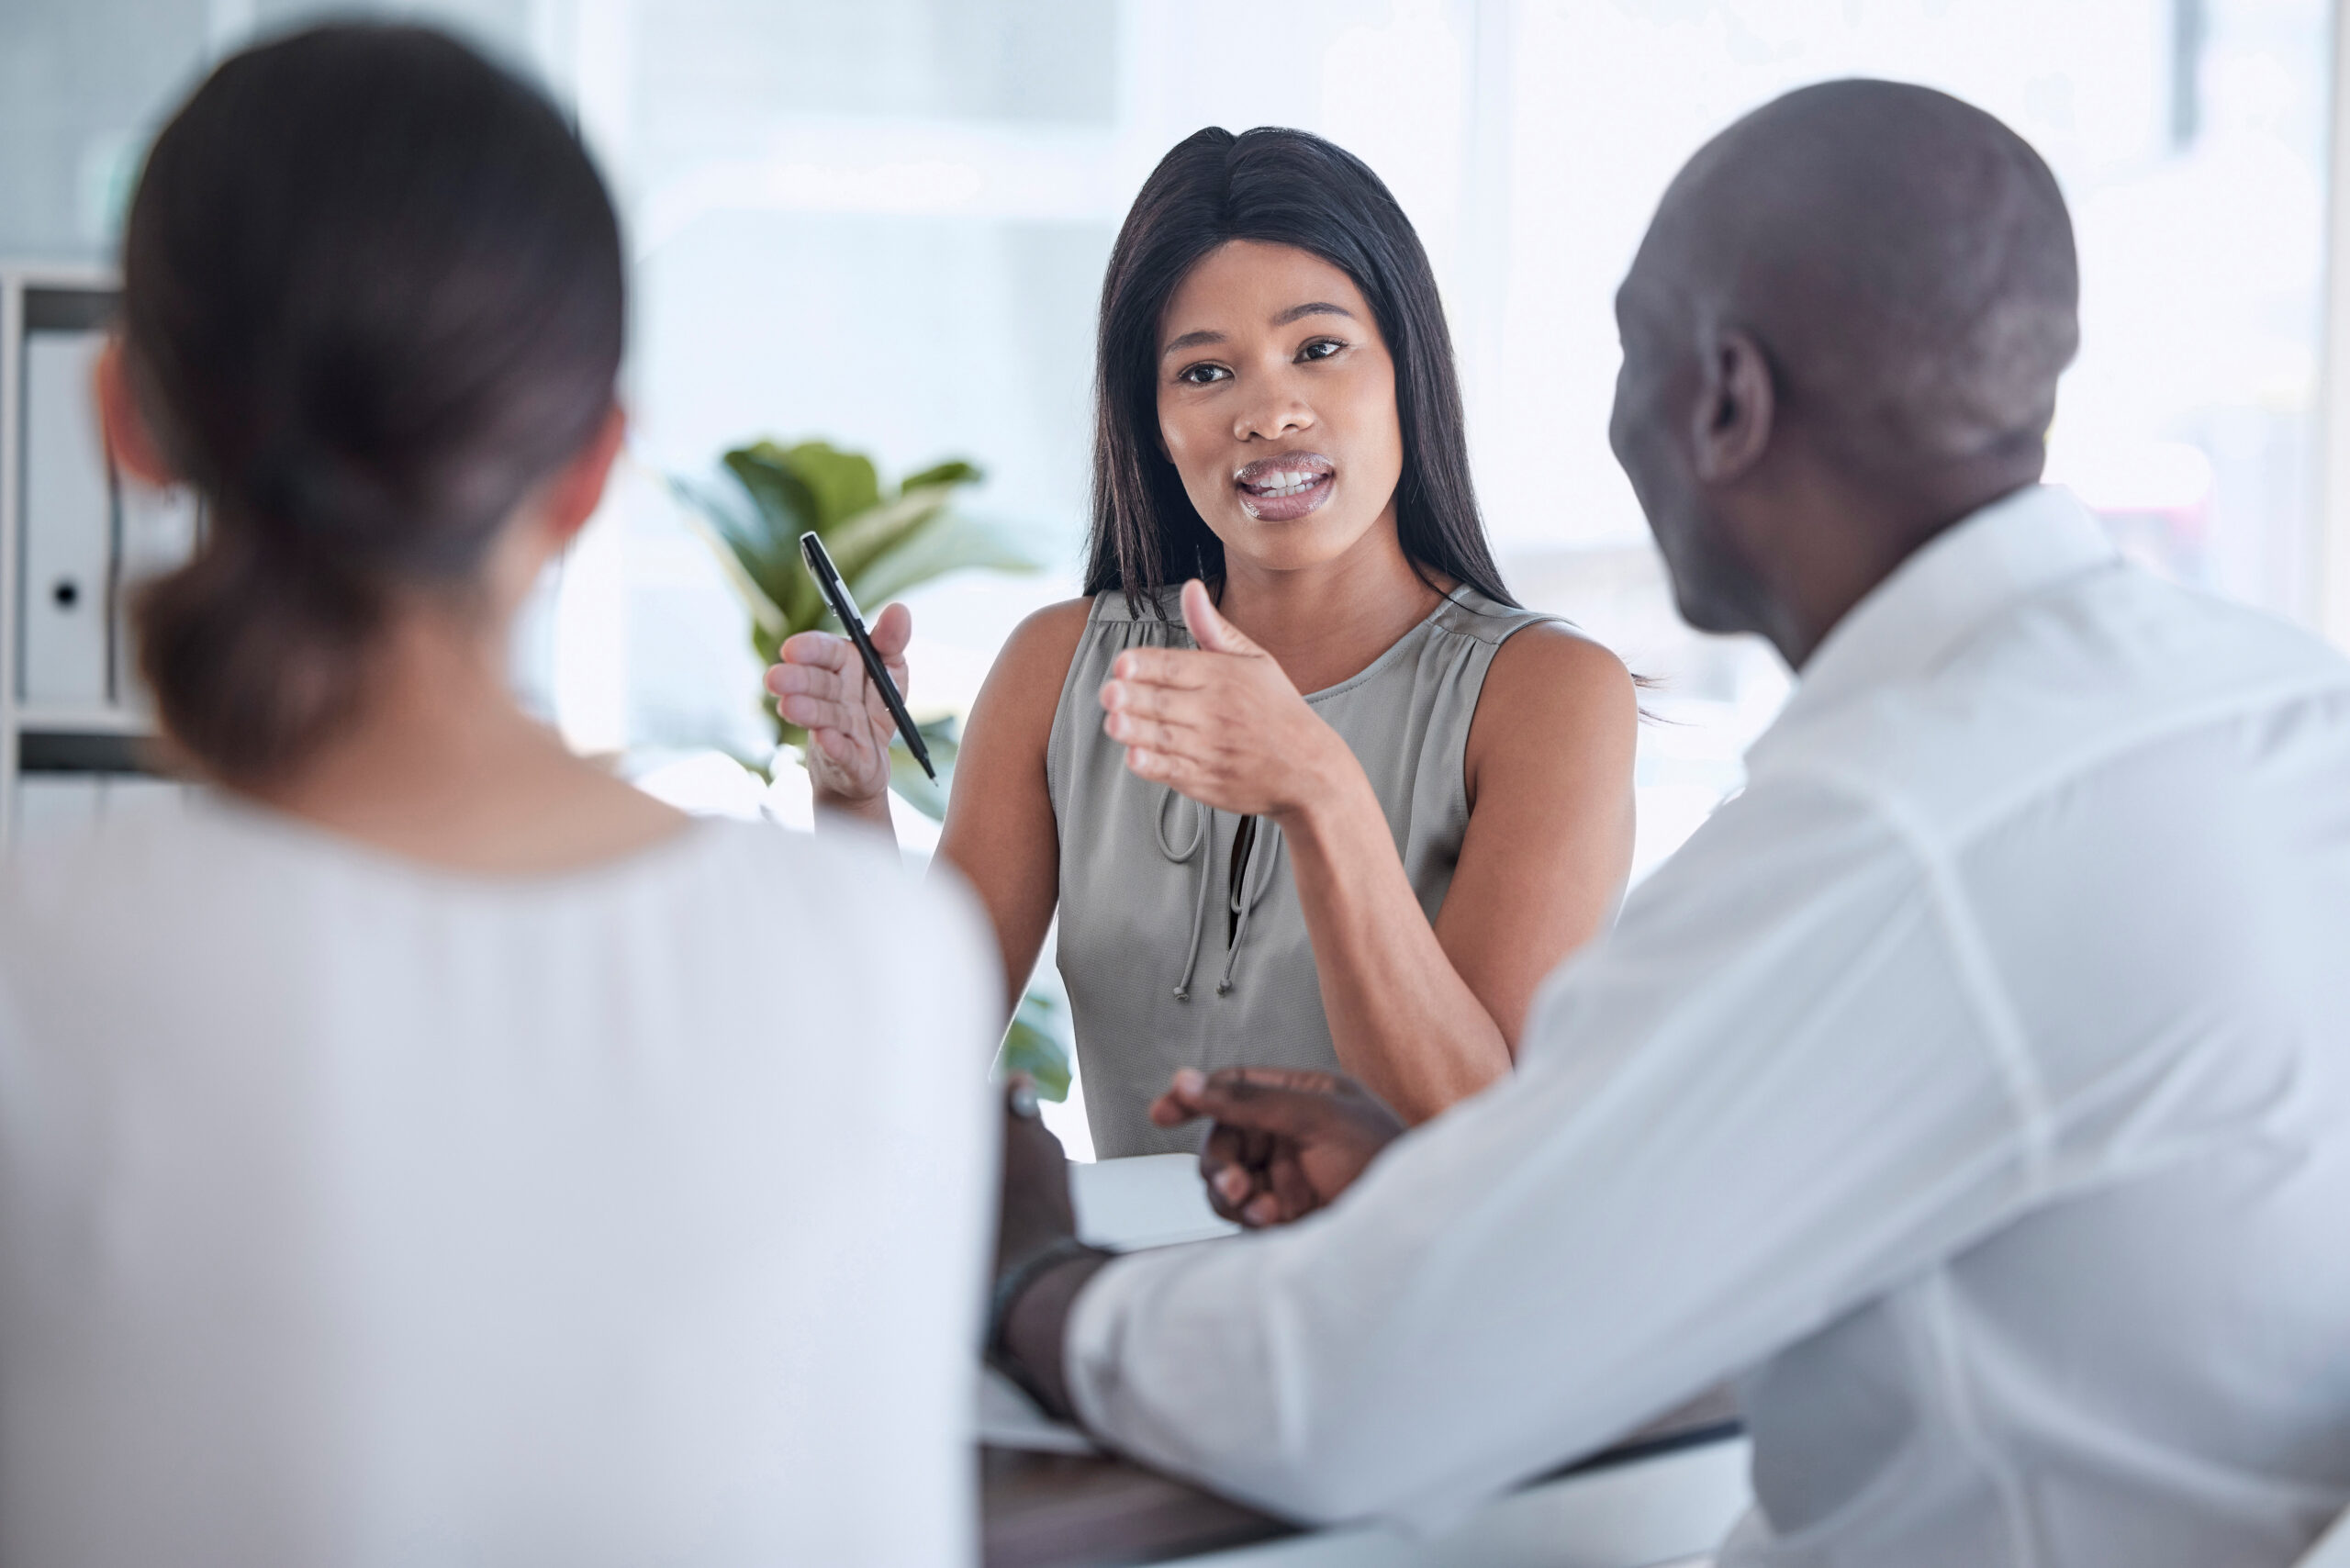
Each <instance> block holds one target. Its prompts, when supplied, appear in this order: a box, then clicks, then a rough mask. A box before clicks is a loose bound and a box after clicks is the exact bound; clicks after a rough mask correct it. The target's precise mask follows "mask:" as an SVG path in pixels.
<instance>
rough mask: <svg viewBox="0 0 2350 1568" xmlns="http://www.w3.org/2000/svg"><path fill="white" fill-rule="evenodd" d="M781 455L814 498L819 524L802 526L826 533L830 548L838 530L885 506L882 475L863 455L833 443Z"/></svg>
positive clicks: (805, 446)
mask: <svg viewBox="0 0 2350 1568" xmlns="http://www.w3.org/2000/svg"><path fill="white" fill-rule="evenodd" d="M777 456H778V461H780V462H781V463H782V465H784V466H785V467H787V468H789V470H790V471H791V472H792V473H793V474H795V475H797V476H799V478H800V482H801V483H802V484H803V485H805V486H806V487H808V493H809V494H810V495H811V497H813V498H814V501H815V506H814V510H813V513H812V515H813V516H814V518H815V521H813V522H809V523H804V524H802V525H801V526H802V527H806V528H812V529H814V530H815V531H816V532H819V533H821V534H822V535H823V536H824V543H826V544H828V545H829V544H830V543H832V542H833V530H834V529H835V528H838V527H839V526H840V525H841V524H842V523H843V522H845V521H847V520H848V519H850V518H853V517H855V516H856V515H857V514H858V513H860V512H866V511H870V510H873V509H874V508H875V507H877V506H879V505H880V504H881V476H879V475H878V474H877V473H875V472H874V470H873V459H871V458H870V457H867V456H865V455H864V454H861V453H856V452H843V451H841V450H840V449H839V448H838V447H836V446H834V444H833V443H832V442H829V441H803V442H800V444H799V445H797V446H794V447H791V448H789V449H788V450H786V451H783V452H781V453H778V454H777ZM842 570H843V571H846V570H847V568H846V567H845V566H844V567H843V568H842Z"/></svg>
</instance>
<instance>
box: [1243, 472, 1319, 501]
mask: <svg viewBox="0 0 2350 1568" xmlns="http://www.w3.org/2000/svg"><path fill="white" fill-rule="evenodd" d="M1321 478H1322V476H1321V475H1319V474H1304V473H1289V472H1286V471H1284V472H1282V473H1278V474H1268V475H1266V476H1264V478H1263V479H1261V480H1259V482H1258V483H1256V484H1254V485H1251V486H1250V487H1249V488H1250V489H1252V490H1254V491H1256V492H1257V493H1258V494H1259V495H1260V496H1265V497H1268V498H1270V497H1273V496H1294V495H1296V494H1298V493H1299V492H1301V491H1304V490H1308V489H1311V488H1313V487H1314V486H1315V484H1317V483H1319V482H1320V480H1321Z"/></svg>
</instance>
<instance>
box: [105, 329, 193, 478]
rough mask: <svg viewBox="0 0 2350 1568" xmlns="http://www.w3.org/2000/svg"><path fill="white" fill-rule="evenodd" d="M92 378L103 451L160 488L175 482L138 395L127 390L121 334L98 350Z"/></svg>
mask: <svg viewBox="0 0 2350 1568" xmlns="http://www.w3.org/2000/svg"><path fill="white" fill-rule="evenodd" d="M91 390H92V392H93V393H94V394H95V396H96V398H97V399H98V425H99V428H100V429H101V430H103V431H105V432H106V454H107V455H108V456H110V457H112V458H113V459H114V465H115V466H116V467H117V468H118V469H120V470H122V472H124V473H126V474H128V475H129V476H131V477H132V478H134V479H137V480H139V481H140V483H141V484H145V485H151V486H153V487H155V488H156V489H159V490H161V489H167V488H169V487H171V486H173V485H176V484H178V483H179V476H178V475H176V474H174V473H173V472H172V465H170V464H169V463H166V462H164V461H163V451H162V447H161V446H159V445H157V444H156V442H155V436H154V432H153V431H150V430H149V429H148V428H147V420H146V416H145V415H143V414H141V413H140V411H139V399H138V398H137V397H136V396H134V395H133V394H132V392H131V390H130V367H129V365H127V364H124V363H123V358H122V340H121V339H120V338H108V339H107V340H106V347H105V348H104V349H102V350H100V351H99V353H98V368H97V374H96V375H95V386H93V387H92V388H91Z"/></svg>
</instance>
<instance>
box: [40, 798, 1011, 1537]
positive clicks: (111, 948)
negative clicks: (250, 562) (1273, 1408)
mask: <svg viewBox="0 0 2350 1568" xmlns="http://www.w3.org/2000/svg"><path fill="white" fill-rule="evenodd" d="M938 887H939V884H938V883H937V882H935V881H934V882H933V883H931V884H930V885H929V887H928V888H927V889H925V888H924V887H923V886H921V885H917V884H915V883H914V882H912V880H910V879H907V878H906V877H905V876H903V875H902V873H901V871H900V869H899V868H898V866H897V864H896V862H895V858H894V857H892V856H890V854H888V853H887V852H886V851H883V850H881V849H878V848H877V847H872V846H862V845H858V846H840V845H837V844H834V843H831V842H822V841H818V840H815V839H811V838H810V837H807V836H804V835H797V834H785V833H783V832H781V831H779V830H775V829H768V828H758V827H750V826H744V825H736V824H720V823H697V824H696V825H694V826H693V827H692V828H691V829H689V830H688V831H687V832H686V833H684V834H681V835H680V836H679V837H678V838H677V839H675V840H672V841H670V842H669V843H666V844H665V845H663V846H658V847H656V848H655V849H653V850H650V851H646V852H643V853H641V854H639V855H636V856H633V857H629V858H627V859H625V860H622V861H619V862H616V863H613V864H611V865H609V866H606V867H603V868H596V869H592V870H588V871H584V872H579V873H575V874H569V875H564V876H557V877H549V878H538V879H506V880H499V879H483V878H475V877H465V876H459V875H454V874H450V873H445V872H441V871H435V870H430V869H426V868H420V867H418V866H416V865H413V864H410V863H408V862H405V861H399V860H396V859H393V858H389V857H384V856H381V855H378V854H375V853H372V852H370V851H367V850H365V849H363V848H360V847H357V846H353V845H351V844H349V843H347V842H345V841H342V840H341V839H338V838H334V837H331V836H329V835H326V834H321V833H319V832H317V831H315V830H312V829H309V828H308V827H306V826H303V825H300V824H298V823H292V822H289V821H287V820H285V819H282V818H279V817H277V816H274V815H272V814H268V813H264V812H259V811H257V810H255V809H253V808H251V807H247V806H243V805H240V804H236V803H233V802H231V801H227V800H225V799H221V798H214V797H198V798H197V799H196V801H194V802H193V803H192V804H191V805H190V806H189V807H188V809H187V810H186V811H185V812H178V811H162V810H158V811H152V812H129V813H124V812H117V813H115V814H114V815H113V816H112V817H110V819H109V820H108V822H107V823H106V824H105V825H104V827H103V828H102V829H101V830H100V831H99V832H97V833H95V834H92V835H90V836H87V837H85V838H82V839H79V840H74V841H70V842H60V843H57V844H54V845H51V846H48V847H46V848H45V849H44V850H42V851H41V852H39V853H38V854H28V855H27V856H26V857H21V858H20V859H19V860H18V861H17V863H15V864H13V865H11V866H9V867H7V868H6V869H5V871H0V1562H6V1563H8V1564H10V1565H11V1568H79V1565H84V1564H88V1565H92V1568H95V1565H99V1564H105V1565H108V1568H114V1565H118V1564H126V1563H153V1562H172V1563H174V1564H180V1565H185V1568H201V1565H211V1564H218V1565H220V1568H231V1565H234V1568H268V1565H274V1564H287V1565H292V1564H297V1563H299V1564H305V1565H308V1564H320V1563H333V1564H337V1565H338V1568H369V1565H375V1564H382V1565H385V1568H390V1565H392V1564H400V1565H402V1568H406V1565H409V1564H433V1563H455V1562H464V1563H468V1564H502V1563H511V1564H529V1565H533V1568H535V1565H538V1564H546V1563H558V1562H559V1563H564V1564H569V1565H581V1568H587V1565H594V1564H604V1563H611V1564H621V1563H628V1564H643V1563H652V1562H661V1563H665V1564H713V1565H715V1564H736V1563H744V1564H747V1563H754V1562H756V1563H778V1562H825V1563H901V1562H903V1563H913V1562H920V1563H953V1562H967V1561H968V1560H969V1559H970V1557H971V1555H972V1542H973V1540H975V1536H976V1531H975V1529H974V1515H975V1500H974V1495H973V1467H972V1462H971V1453H970V1447H969V1443H970V1437H969V1432H970V1423H971V1419H972V1412H971V1409H970V1402H971V1398H972V1379H971V1375H970V1357H971V1350H972V1346H973V1344H974V1342H975V1341H976V1339H977V1338H978V1334H979V1302H980V1294H981V1279H982V1274H983V1271H984V1269H985V1266H986V1259H987V1250H988V1246H989V1242H990V1228H991V1226H990V1216H991V1215H992V1211H993V1195H994V1194H993V1187H994V1183H993V1179H992V1175H991V1171H992V1169H993V1138H994V1126H995V1122H994V1116H993V1114H992V1111H991V1101H990V1095H989V1093H988V1092H987V1089H986V1079H985V1070H986V1066H987V1062H988V1057H989V1047H990V1044H991V1040H990V1033H991V1032H990V1030H989V1029H988V1027H987V1020H988V1019H989V1018H990V1017H992V1016H993V1015H994V1014H995V1012H996V1008H997V999H998V997H999V995H1000V991H999V990H998V981H997V976H996V973H995V969H996V963H995V958H994V950H993V947H992V946H991V944H990V943H988V942H987V941H986V940H985V937H984V926H983V925H982V924H981V922H980V920H979V916H978V915H977V913H975V907H974V906H972V905H971V904H970V902H969V901H968V899H967V898H964V897H961V896H959V895H957V894H954V893H946V894H942V893H941V892H940V891H939V890H938Z"/></svg>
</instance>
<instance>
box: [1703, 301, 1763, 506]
mask: <svg viewBox="0 0 2350 1568" xmlns="http://www.w3.org/2000/svg"><path fill="white" fill-rule="evenodd" d="M1708 336H1709V337H1710V338H1711V340H1712V341H1711V342H1708V343H1707V344H1706V345H1705V348H1704V353H1703V361H1704V366H1705V369H1704V374H1703V375H1701V376H1700V378H1699V386H1698V393H1697V407H1696V409H1695V413H1694V415H1693V417H1692V424H1693V428H1692V430H1691V431H1690V432H1689V433H1690V436H1691V438H1692V439H1691V451H1692V452H1693V453H1694V454H1695V459H1696V461H1695V465H1694V466H1695V471H1696V476H1697V478H1698V479H1699V481H1700V482H1702V483H1704V484H1707V485H1728V484H1732V483H1735V482H1736V481H1737V480H1738V479H1740V478H1741V477H1743V476H1745V475H1746V474H1747V473H1748V472H1749V471H1750V470H1751V469H1752V468H1753V466H1754V465H1756V464H1757V463H1760V462H1761V461H1762V454H1764V453H1765V452H1767V451H1769V450H1770V447H1771V431H1772V426H1773V423H1774V420H1775V419H1776V417H1777V414H1778V393H1777V388H1776V387H1775V386H1774V385H1773V383H1772V380H1771V362H1770V360H1769V358H1768V357H1767V356H1766V355H1765V354H1764V353H1763V352H1762V344H1761V343H1759V342H1755V340H1754V338H1753V336H1752V335H1751V333H1748V332H1744V331H1740V330H1738V329H1737V328H1734V327H1733V328H1728V329H1725V330H1721V331H1718V332H1715V333H1710V334H1708Z"/></svg>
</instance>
